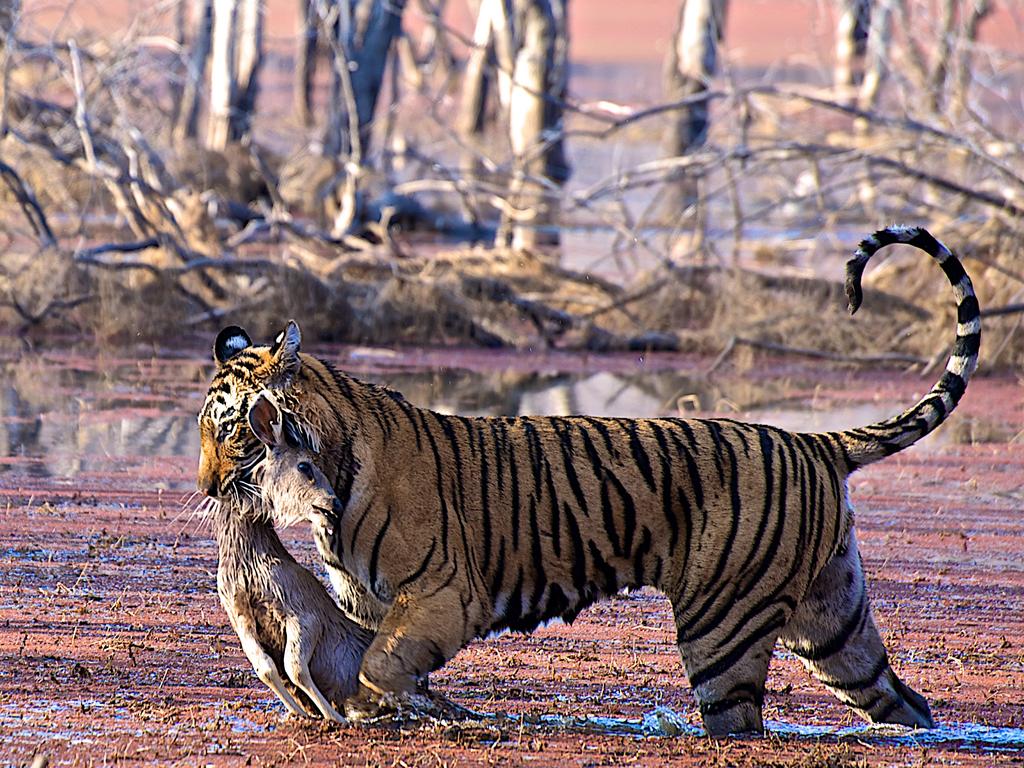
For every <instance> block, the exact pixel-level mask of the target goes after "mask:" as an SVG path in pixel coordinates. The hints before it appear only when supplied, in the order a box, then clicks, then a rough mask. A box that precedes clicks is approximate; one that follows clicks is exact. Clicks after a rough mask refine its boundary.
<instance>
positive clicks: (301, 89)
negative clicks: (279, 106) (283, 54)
mask: <svg viewBox="0 0 1024 768" xmlns="http://www.w3.org/2000/svg"><path fill="white" fill-rule="evenodd" d="M319 39H320V16H319V14H318V13H317V10H316V0H299V43H298V48H297V49H296V51H295V91H294V106H295V115H296V117H298V119H299V122H300V123H302V125H305V126H307V127H308V126H309V125H311V124H312V109H313V76H314V75H315V74H316V49H317V43H318V42H319Z"/></svg>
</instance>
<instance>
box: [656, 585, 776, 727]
mask: <svg viewBox="0 0 1024 768" xmlns="http://www.w3.org/2000/svg"><path fill="white" fill-rule="evenodd" d="M745 607H746V606H745V605H744V604H743V603H742V602H740V603H737V604H736V605H735V606H734V607H732V608H730V609H729V612H728V614H727V615H726V616H725V617H722V618H721V620H719V621H716V622H715V623H714V626H713V627H711V628H709V629H708V630H707V631H706V632H702V629H703V628H702V627H700V625H699V624H698V626H697V627H696V628H694V627H693V626H692V624H693V622H692V621H691V622H690V623H689V624H688V623H687V622H686V621H685V620H684V617H683V616H682V614H681V612H680V611H679V610H676V627H677V629H678V643H679V655H680V656H681V657H682V660H683V666H684V667H685V668H686V674H687V677H689V679H690V685H691V687H692V688H693V693H694V696H696V698H697V703H698V705H699V706H700V714H701V718H702V719H703V720H704V728H705V730H706V731H707V732H708V735H709V736H714V737H717V736H725V735H727V734H730V733H761V732H762V731H763V730H764V721H763V719H762V715H761V706H762V704H763V702H764V687H765V680H766V678H767V677H768V663H769V662H770V661H771V658H772V652H773V650H774V649H775V642H776V640H777V639H778V636H779V630H780V629H781V627H782V626H783V624H784V623H785V620H786V614H785V611H784V609H783V608H782V607H781V606H776V607H773V608H771V609H769V610H768V611H766V612H758V613H755V614H753V615H751V614H748V613H746V612H745V611H744V608H745ZM698 632H700V634H698Z"/></svg>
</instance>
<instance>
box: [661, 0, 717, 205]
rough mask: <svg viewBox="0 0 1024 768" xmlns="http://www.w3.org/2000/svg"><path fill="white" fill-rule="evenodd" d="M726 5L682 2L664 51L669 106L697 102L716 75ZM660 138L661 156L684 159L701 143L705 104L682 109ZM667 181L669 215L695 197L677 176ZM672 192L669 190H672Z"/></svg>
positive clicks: (688, 183)
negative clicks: (668, 45)
mask: <svg viewBox="0 0 1024 768" xmlns="http://www.w3.org/2000/svg"><path fill="white" fill-rule="evenodd" d="M727 10H728V0H683V4H682V6H681V7H680V9H679V19H678V22H677V24H676V31H675V35H674V37H673V40H672V45H671V46H670V48H669V54H668V61H667V66H666V78H665V91H666V97H667V99H668V101H670V102H677V101H683V100H684V99H689V98H693V97H699V96H700V95H701V94H704V93H706V92H707V90H708V86H709V84H710V81H711V78H712V77H714V75H715V73H716V72H717V71H718V45H719V43H720V42H721V41H722V35H723V34H724V31H725V19H726V12H727ZM672 115H673V117H672V119H671V121H670V123H669V126H668V130H667V131H666V133H665V139H664V142H665V153H666V155H668V156H670V157H676V156H679V155H683V154H686V153H687V152H688V151H690V150H692V149H696V148H698V147H700V146H701V145H702V144H704V142H705V141H706V140H707V134H708V126H709V116H708V115H709V110H708V103H707V102H706V101H696V102H695V103H693V104H691V105H689V106H686V107H682V108H680V109H679V110H677V111H674V112H673V113H672ZM674 181H675V183H674V184H673V183H672V180H670V192H669V196H668V198H666V200H667V205H668V206H669V207H670V208H671V209H673V210H675V209H677V208H678V207H679V206H680V205H681V204H682V203H684V201H688V200H691V199H692V198H693V196H694V194H695V188H694V184H693V181H692V180H690V179H686V178H685V177H684V175H683V174H679V175H677V176H676V177H675V179H674ZM673 187H674V190H673Z"/></svg>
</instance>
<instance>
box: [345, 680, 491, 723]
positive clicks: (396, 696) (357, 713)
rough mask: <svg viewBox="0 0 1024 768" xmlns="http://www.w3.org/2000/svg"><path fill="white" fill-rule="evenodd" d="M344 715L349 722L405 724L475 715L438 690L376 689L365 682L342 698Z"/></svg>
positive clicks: (464, 717)
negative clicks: (406, 691)
mask: <svg viewBox="0 0 1024 768" xmlns="http://www.w3.org/2000/svg"><path fill="white" fill-rule="evenodd" d="M345 716H346V717H347V718H348V719H349V720H350V721H352V722H362V723H367V722H373V723H380V724H384V723H387V722H393V723H398V724H407V723H410V722H415V721H421V720H459V719H466V718H470V717H474V716H476V713H474V712H472V711H471V710H468V709H466V708H465V707H461V706H459V705H458V704H456V703H455V702H453V701H450V700H449V699H448V698H447V697H445V696H442V695H440V694H437V693H420V692H416V693H396V692H391V691H388V692H385V693H376V692H374V691H371V690H370V689H369V688H367V687H366V686H360V687H359V691H358V692H357V693H356V694H355V695H354V696H352V697H350V698H349V699H347V700H346V701H345Z"/></svg>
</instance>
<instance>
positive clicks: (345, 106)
mask: <svg viewBox="0 0 1024 768" xmlns="http://www.w3.org/2000/svg"><path fill="white" fill-rule="evenodd" d="M338 6H339V10H340V11H341V13H339V15H338V20H337V23H336V25H335V30H334V32H335V40H334V46H333V47H334V49H335V50H334V55H335V66H334V76H333V78H332V86H331V105H330V118H329V119H328V122H327V128H326V132H325V135H324V142H323V145H324V153H325V154H326V155H330V156H334V155H342V156H346V157H347V156H349V155H351V154H352V148H353V146H356V145H355V144H354V143H353V140H352V139H353V137H351V136H350V135H349V134H350V132H351V131H350V125H349V124H350V119H349V112H350V110H353V109H354V111H355V115H356V123H357V125H358V131H359V136H358V147H359V148H360V152H359V154H361V155H362V157H365V156H366V152H367V149H368V147H369V144H370V126H371V123H372V121H373V114H374V111H375V110H376V107H377V99H378V98H379V97H380V91H381V86H382V85H383V82H384V70H385V68H386V66H387V62H388V51H389V50H390V48H391V43H392V41H393V40H394V38H395V37H396V36H397V35H398V33H399V31H400V30H401V23H402V11H403V9H404V8H405V0H338ZM346 77H347V78H348V80H349V82H350V83H351V94H350V98H347V97H346V93H345V92H346V90H347V88H346V87H345V84H344V82H343V80H344V78H346ZM349 101H351V102H352V103H351V104H349V103H348V102H349ZM360 162H361V160H360Z"/></svg>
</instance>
